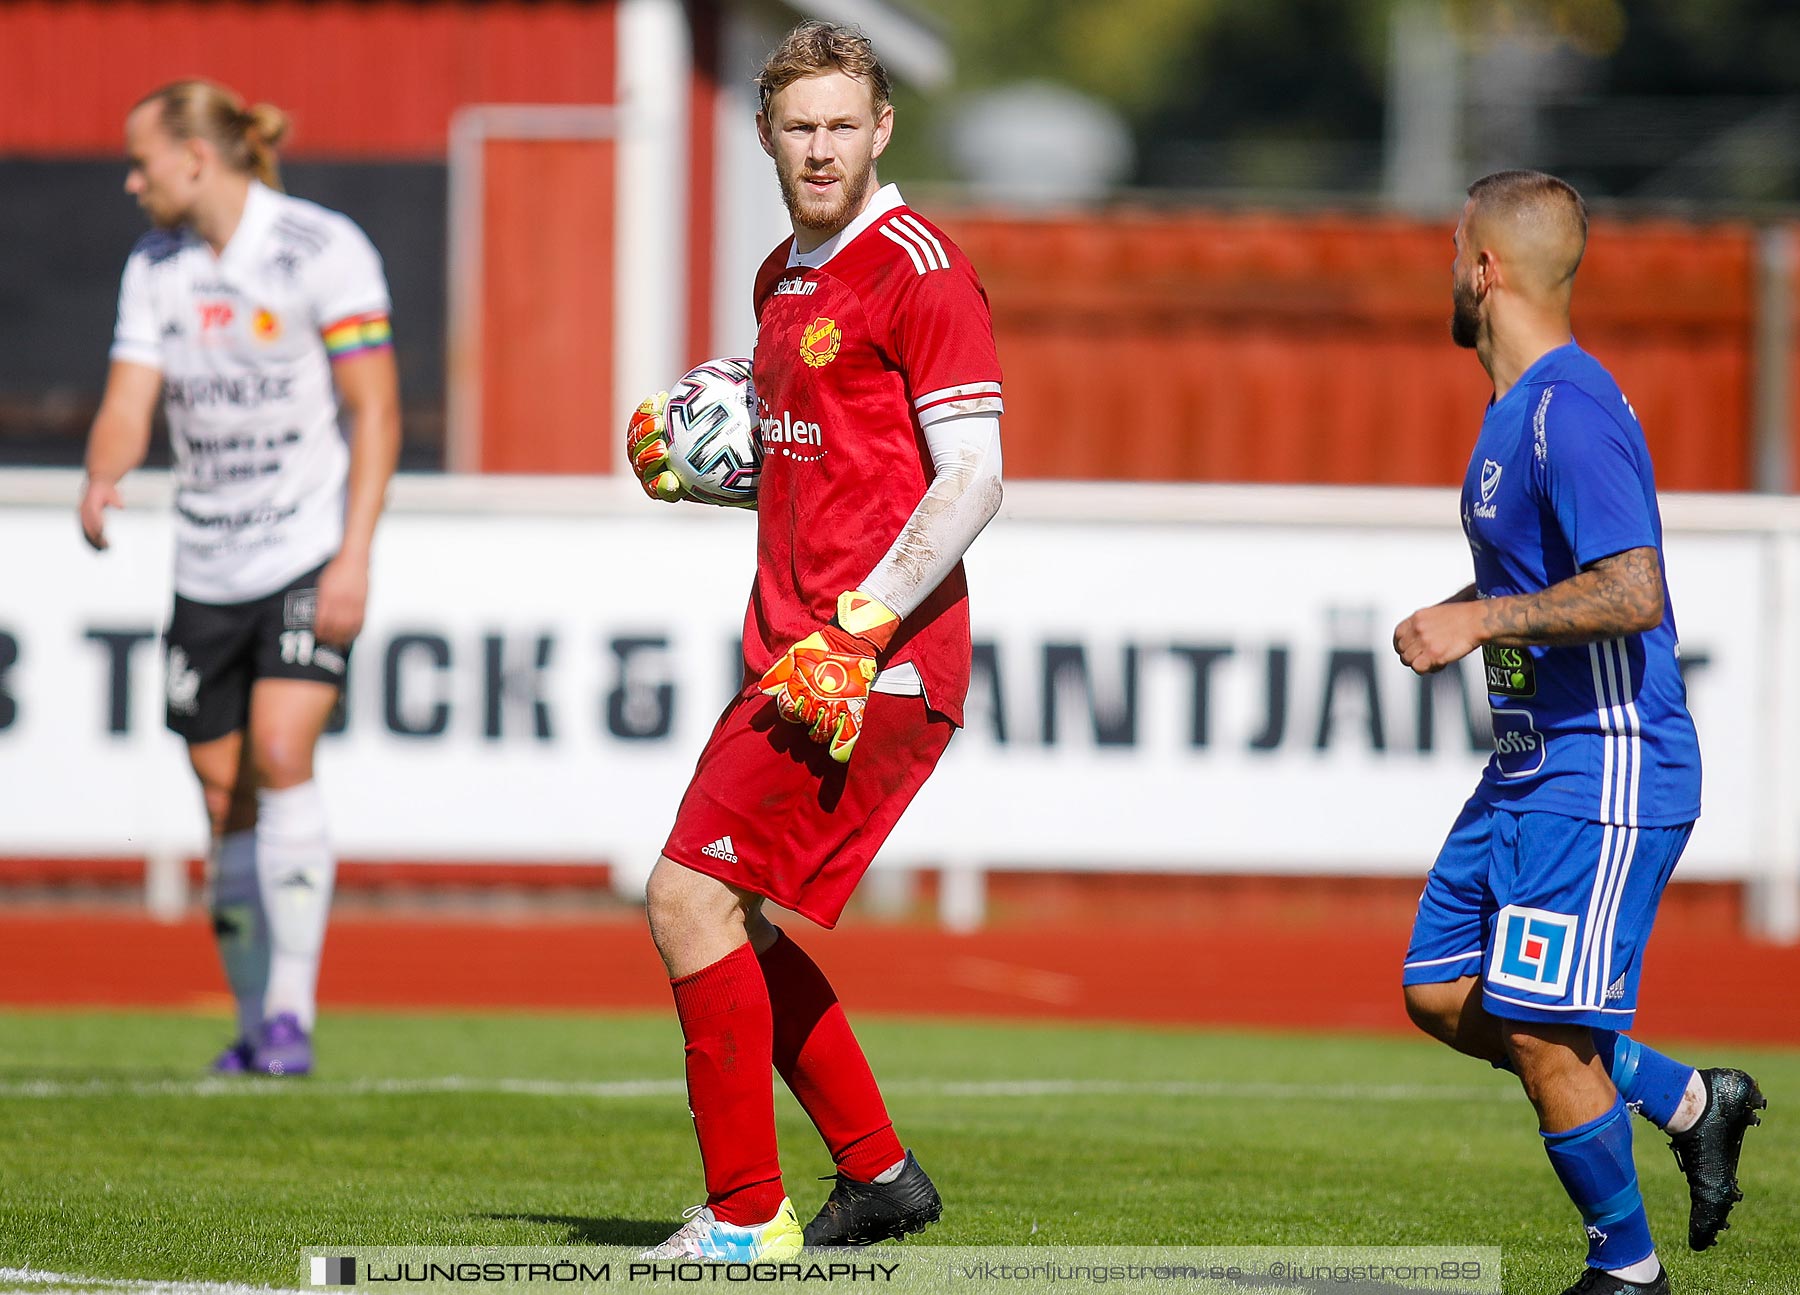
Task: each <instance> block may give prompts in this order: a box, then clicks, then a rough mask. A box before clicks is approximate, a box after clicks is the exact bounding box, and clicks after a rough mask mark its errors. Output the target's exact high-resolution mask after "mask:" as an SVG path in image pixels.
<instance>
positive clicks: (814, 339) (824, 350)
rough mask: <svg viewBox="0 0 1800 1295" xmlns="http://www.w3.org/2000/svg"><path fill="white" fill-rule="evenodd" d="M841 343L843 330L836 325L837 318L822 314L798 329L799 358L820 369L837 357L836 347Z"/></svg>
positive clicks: (842, 342)
mask: <svg viewBox="0 0 1800 1295" xmlns="http://www.w3.org/2000/svg"><path fill="white" fill-rule="evenodd" d="M843 344H844V330H843V329H841V328H839V327H838V326H837V320H835V319H827V318H826V317H825V316H824V315H820V316H819V317H818V318H817V319H815V320H813V322H812V323H810V324H808V325H807V326H806V327H805V328H803V329H801V330H800V358H801V359H802V360H805V361H806V363H807V365H808V366H809V367H811V368H814V369H822V368H824V367H825V366H826V365H827V364H830V363H831V362H832V361H833V360H835V359H837V353H838V348H840V347H841V346H843Z"/></svg>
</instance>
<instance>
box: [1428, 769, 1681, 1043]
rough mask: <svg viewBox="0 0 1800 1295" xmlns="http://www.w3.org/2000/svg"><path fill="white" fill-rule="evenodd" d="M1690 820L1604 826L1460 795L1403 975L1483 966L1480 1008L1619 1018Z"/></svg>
mask: <svg viewBox="0 0 1800 1295" xmlns="http://www.w3.org/2000/svg"><path fill="white" fill-rule="evenodd" d="M1693 828H1694V825H1693V824H1692V823H1684V824H1682V825H1681V826H1679V827H1614V826H1612V825H1611V824H1607V823H1594V822H1590V821H1588V820H1587V819H1582V818H1569V817H1566V816H1565V815H1562V814H1543V813H1527V814H1515V813H1513V812H1511V811H1510V810H1505V809H1498V808H1496V807H1494V806H1493V805H1490V804H1488V803H1487V802H1486V801H1484V800H1482V799H1481V798H1480V797H1479V796H1476V797H1473V798H1471V799H1470V801H1469V803H1468V804H1466V805H1464V806H1463V811H1462V813H1461V814H1459V815H1458V816H1457V819H1456V825H1455V826H1454V827H1452V828H1451V829H1450V835H1449V837H1448V838H1447V839H1446V840H1445V841H1444V848H1443V849H1442V850H1441V851H1439V853H1438V857H1437V862H1436V863H1435V864H1433V865H1432V867H1431V875H1430V876H1428V877H1427V878H1426V879H1425V893H1424V894H1422V895H1420V896H1419V915H1418V917H1416V918H1415V919H1414V920H1413V932H1412V942H1411V943H1410V944H1409V945H1408V946H1407V950H1406V967H1405V970H1404V972H1403V974H1402V981H1403V982H1404V983H1405V984H1408V985H1429V984H1436V983H1439V982H1441V981H1447V980H1459V979H1461V978H1462V977H1464V976H1480V977H1481V982H1482V983H1481V1001H1482V1005H1483V1006H1485V1007H1486V1008H1487V1010H1488V1012H1489V1014H1491V1015H1493V1016H1497V1017H1500V1018H1502V1019H1504V1020H1514V1021H1562V1022H1566V1023H1568V1024H1571V1025H1593V1026H1600V1027H1602V1028H1605V1029H1609V1030H1623V1029H1626V1028H1628V1027H1629V1026H1630V1025H1631V1021H1632V1017H1633V1015H1634V1014H1635V1013H1636V1011H1637V993H1638V975H1639V973H1640V972H1641V971H1642V970H1643V965H1644V945H1645V943H1646V942H1647V941H1648V940H1649V939H1650V925H1651V923H1652V922H1654V921H1655V920H1656V905H1657V903H1658V902H1659V901H1660V900H1661V899H1662V892H1663V887H1664V886H1665V885H1667V884H1668V881H1669V874H1670V873H1672V872H1673V871H1674V870H1675V863H1676V860H1678V859H1680V858H1681V851H1682V848H1683V847H1684V846H1686V845H1687V840H1688V835H1689V833H1691V832H1692V831H1693Z"/></svg>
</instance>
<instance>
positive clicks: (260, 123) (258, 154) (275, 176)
mask: <svg viewBox="0 0 1800 1295" xmlns="http://www.w3.org/2000/svg"><path fill="white" fill-rule="evenodd" d="M150 103H154V104H157V105H159V106H160V107H161V109H162V113H161V121H162V128H163V130H164V131H166V132H167V133H168V135H169V137H170V138H171V139H175V140H190V139H204V140H205V141H206V142H207V143H209V144H211V145H212V146H213V148H214V149H215V150H217V152H218V154H219V156H220V157H221V158H223V159H224V161H225V165H227V166H229V167H230V168H231V169H232V170H234V171H240V172H243V173H245V174H247V175H253V176H255V177H256V178H257V179H258V180H261V181H262V182H263V183H264V184H266V185H268V186H269V187H270V188H271V189H279V188H281V170H280V168H279V166H278V165H277V163H276V156H275V151H276V149H278V148H279V147H280V146H281V141H282V140H283V139H284V138H286V136H287V133H288V115H287V114H286V113H285V112H283V111H282V110H281V109H279V108H277V107H276V106H275V105H274V104H271V103H258V104H252V105H251V106H249V107H248V108H246V107H245V106H244V101H243V99H242V98H241V97H240V96H238V95H237V94H235V93H233V92H232V91H230V90H228V89H226V88H225V87H224V86H222V85H220V84H219V83H218V82H216V81H206V80H202V79H200V78H198V77H194V78H190V79H189V80H186V81H172V82H170V83H169V84H168V85H165V86H162V87H160V88H159V89H156V90H152V91H151V92H150V93H149V94H147V95H145V96H144V97H143V98H142V99H140V100H138V102H137V107H139V108H142V107H143V106H144V105H145V104H150Z"/></svg>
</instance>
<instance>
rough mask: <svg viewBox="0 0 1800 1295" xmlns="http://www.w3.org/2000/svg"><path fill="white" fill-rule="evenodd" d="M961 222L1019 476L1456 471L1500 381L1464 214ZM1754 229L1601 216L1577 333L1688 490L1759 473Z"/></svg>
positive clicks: (1673, 485) (1215, 477)
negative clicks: (1472, 312) (1465, 333)
mask: <svg viewBox="0 0 1800 1295" xmlns="http://www.w3.org/2000/svg"><path fill="white" fill-rule="evenodd" d="M944 223H945V226H946V228H947V229H948V230H949V231H950V233H951V234H952V236H953V237H955V238H956V240H957V241H958V242H959V243H960V244H961V245H962V246H963V248H964V250H965V251H967V252H968V254H969V255H970V257H971V258H972V259H973V261H974V262H975V265H976V267H977V269H978V270H979V271H980V273H981V276H982V279H983V281H984V282H985V283H986V285H987V289H988V293H989V296H990V298H991V300H992V302H993V307H994V319H995V328H996V332H997V334H998V340H999V345H1000V359H1001V364H1002V366H1003V368H1004V369H1005V372H1006V407H1007V417H1006V464H1007V471H1008V473H1009V474H1010V475H1013V476H1021V477H1062V478H1094V479H1107V478H1112V479H1150V480H1169V479H1174V480H1201V481H1257V482H1334V483H1346V484H1350V483H1359V484H1361V483H1384V484H1418V485H1425V484H1436V485H1442V484H1450V483H1454V482H1457V481H1460V480H1461V477H1462V472H1463V469H1464V467H1465V466H1466V464H1467V462H1468V453H1469V446H1470V444H1471V443H1472V441H1473V437H1474V434H1475V431H1476V428H1477V426H1478V424H1479V422H1480V419H1481V414H1482V409H1483V406H1484V405H1485V403H1486V401H1487V398H1488V393H1489V390H1490V388H1489V386H1488V383H1487V379H1486V376H1485V375H1484V374H1483V373H1482V371H1481V368H1480V365H1479V364H1478V363H1477V361H1476V359H1475V357H1474V355H1473V354H1472V353H1470V352H1465V351H1459V350H1457V349H1456V348H1455V347H1454V346H1452V344H1451V342H1450V339H1449V331H1448V325H1447V321H1448V318H1449V313H1450V261H1451V256H1452V248H1451V241H1450V228H1449V227H1448V226H1447V225H1444V224H1441V223H1421V222H1415V221H1409V220H1401V219H1395V218H1383V217H1373V216H1351V215H1310V216H1294V215H1272V214H1266V213H1256V214H1229V213H1181V214H1156V213H1147V212H1138V213H1132V212H1125V213H1108V214H1106V215H1105V216H1089V217H1080V218H1067V219H1048V220H1021V219H1018V218H1016V217H1013V218H1009V217H999V216H985V215H977V214H964V215H961V216H955V215H952V216H948V217H946V218H945V220H944ZM1753 272H1754V238H1753V233H1752V231H1751V230H1750V229H1748V228H1747V227H1741V226H1736V225H1713V226H1707V227H1695V226H1688V225H1681V224H1675V223H1661V222H1641V223H1619V222H1614V221H1602V222H1597V223H1596V224H1595V227H1594V230H1593V234H1592V237H1591V239H1590V241H1589V250H1588V257H1587V261H1586V263H1585V264H1584V265H1583V267H1582V270H1581V277H1580V280H1579V282H1578V286H1577V291H1576V298H1575V328H1576V335H1577V337H1578V338H1579V339H1580V340H1581V342H1582V344H1583V345H1585V346H1586V347H1587V348H1588V349H1589V350H1591V351H1593V352H1594V353H1595V354H1596V355H1597V356H1599V357H1600V359H1601V360H1602V361H1603V362H1605V363H1606V364H1607V365H1608V366H1610V367H1611V369H1612V371H1613V372H1614V374H1615V375H1616V376H1617V377H1618V379H1619V381H1620V383H1621V385H1622V386H1623V387H1624V389H1625V391H1626V393H1627V395H1628V396H1629V397H1630V398H1631V400H1632V402H1633V404H1634V406H1635V407H1636V408H1637V410H1638V413H1639V415H1640V416H1641V418H1642V420H1643V423H1644V426H1645V428H1646V432H1647V435H1648V437H1649V440H1650V445H1651V450H1652V454H1653V456H1654V457H1655V460H1656V465H1657V473H1658V478H1659V482H1660V484H1661V485H1662V486H1663V487H1664V488H1665V489H1682V490H1736V489H1742V488H1744V487H1745V486H1747V485H1748V484H1749V482H1750V466H1749V464H1750V455H1751V440H1750V422H1751V416H1752V406H1751V393H1750V383H1751V369H1750V360H1751V342H1752V338H1751V327H1752V303H1753V292H1752V276H1753Z"/></svg>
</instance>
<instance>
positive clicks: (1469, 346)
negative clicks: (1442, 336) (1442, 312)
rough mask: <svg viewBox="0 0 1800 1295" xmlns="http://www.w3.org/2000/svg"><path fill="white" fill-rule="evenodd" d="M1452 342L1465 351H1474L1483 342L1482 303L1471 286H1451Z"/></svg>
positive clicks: (1457, 283) (1457, 284)
mask: <svg viewBox="0 0 1800 1295" xmlns="http://www.w3.org/2000/svg"><path fill="white" fill-rule="evenodd" d="M1450 340H1451V341H1452V342H1455V343H1456V344H1457V345H1458V346H1460V347H1462V348H1463V349H1464V350H1465V351H1472V350H1474V349H1475V345H1476V343H1477V342H1479V341H1480V340H1481V303H1480V302H1479V301H1477V300H1476V299H1475V289H1474V287H1473V285H1471V284H1467V283H1460V282H1452V283H1451V285H1450Z"/></svg>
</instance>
